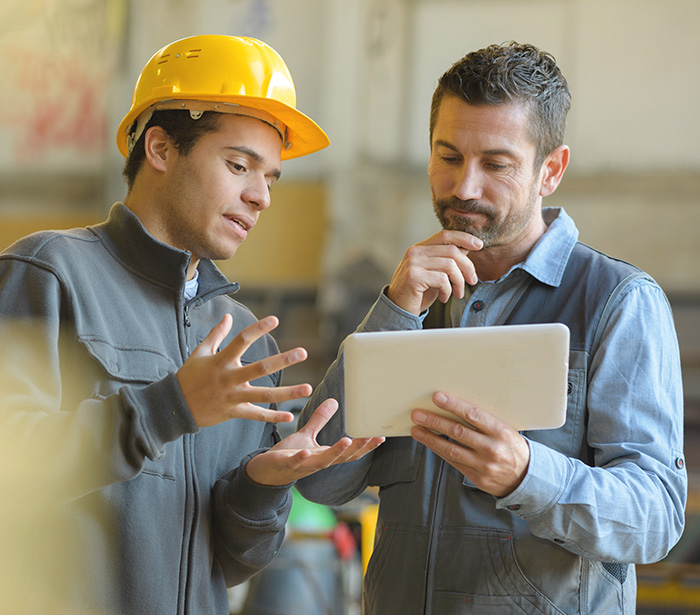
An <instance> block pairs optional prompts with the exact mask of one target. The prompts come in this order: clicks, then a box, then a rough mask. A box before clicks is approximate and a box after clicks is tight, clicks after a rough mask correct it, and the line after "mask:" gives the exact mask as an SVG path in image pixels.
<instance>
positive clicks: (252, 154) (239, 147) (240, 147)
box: [226, 145, 282, 179]
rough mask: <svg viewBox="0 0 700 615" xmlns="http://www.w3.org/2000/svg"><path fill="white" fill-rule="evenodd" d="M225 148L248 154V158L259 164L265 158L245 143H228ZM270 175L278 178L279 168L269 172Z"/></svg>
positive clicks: (280, 173) (279, 174)
mask: <svg viewBox="0 0 700 615" xmlns="http://www.w3.org/2000/svg"><path fill="white" fill-rule="evenodd" d="M226 149H229V150H234V151H236V152H240V153H241V154H245V155H246V156H248V158H250V159H251V160H254V161H255V162H258V163H260V164H263V163H264V162H265V159H264V158H263V157H262V156H261V155H260V154H259V153H258V152H256V151H255V150H254V149H251V148H249V147H247V146H245V145H229V146H227V147H226ZM270 175H272V177H274V178H275V179H279V178H280V177H281V175H282V171H281V169H275V170H273V171H272V172H271V173H270Z"/></svg>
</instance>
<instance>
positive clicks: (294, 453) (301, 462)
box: [246, 399, 384, 485]
mask: <svg viewBox="0 0 700 615" xmlns="http://www.w3.org/2000/svg"><path fill="white" fill-rule="evenodd" d="M337 409H338V402H337V401H335V400H334V399H327V400H326V401H324V402H323V403H322V404H321V405H320V406H319V407H318V408H316V411H315V412H314V413H313V414H312V415H311V418H310V419H309V421H308V422H307V423H306V425H304V427H302V428H301V429H300V430H299V431H297V432H296V433H293V434H291V435H289V436H287V437H286V438H284V440H281V441H280V442H278V443H277V444H275V446H273V447H272V448H271V449H270V450H269V451H266V452H264V453H260V454H259V455H256V456H255V457H253V458H252V459H251V460H250V461H249V462H248V465H247V466H246V474H248V476H249V477H250V478H251V479H252V480H254V481H255V482H256V483H260V484H261V485H287V484H289V483H292V482H294V481H295V480H298V479H300V478H304V476H308V475H309V474H313V473H314V472H317V471H318V470H322V469H324V468H327V467H329V466H332V465H335V464H338V463H345V462H348V461H355V460H357V459H360V458H361V457H363V456H364V455H366V454H367V453H369V452H370V451H373V450H374V449H375V448H377V447H378V446H379V445H380V444H381V443H382V442H384V438H355V439H351V438H341V439H340V440H338V441H337V442H336V443H335V444H334V445H333V446H321V445H319V444H318V443H317V442H316V436H317V435H318V432H319V431H321V429H322V428H323V426H324V425H325V424H326V423H327V422H328V421H329V420H330V418H331V417H332V416H333V414H335V412H336V410H337Z"/></svg>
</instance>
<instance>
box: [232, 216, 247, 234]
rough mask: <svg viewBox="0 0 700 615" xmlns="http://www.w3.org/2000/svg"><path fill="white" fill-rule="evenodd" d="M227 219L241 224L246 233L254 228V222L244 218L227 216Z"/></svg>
mask: <svg viewBox="0 0 700 615" xmlns="http://www.w3.org/2000/svg"><path fill="white" fill-rule="evenodd" d="M226 219H227V220H229V221H231V222H233V223H234V224H237V225H238V226H240V227H241V228H242V229H243V230H244V231H245V232H246V233H247V232H249V231H250V230H251V229H252V228H253V223H252V222H250V221H249V220H246V219H244V218H235V217H233V216H226Z"/></svg>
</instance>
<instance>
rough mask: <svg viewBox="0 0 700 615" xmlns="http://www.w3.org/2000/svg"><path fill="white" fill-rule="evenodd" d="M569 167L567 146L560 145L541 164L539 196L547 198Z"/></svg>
mask: <svg viewBox="0 0 700 615" xmlns="http://www.w3.org/2000/svg"><path fill="white" fill-rule="evenodd" d="M567 166H569V146H568V145H560V146H559V147H557V148H556V149H554V150H552V152H551V153H550V154H549V156H547V158H546V159H545V161H544V163H543V164H542V171H541V172H542V179H541V183H540V196H549V195H550V194H552V192H554V191H555V190H556V189H557V187H558V186H559V182H561V178H562V177H563V176H564V171H566V167H567Z"/></svg>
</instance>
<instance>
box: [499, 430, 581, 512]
mask: <svg viewBox="0 0 700 615" xmlns="http://www.w3.org/2000/svg"><path fill="white" fill-rule="evenodd" d="M527 443H528V446H529V447H530V463H529V465H528V468H527V473H526V474H525V478H524V479H523V481H522V482H521V483H520V485H518V487H517V488H516V489H515V491H513V492H512V493H511V494H510V495H507V496H506V497H503V498H498V499H497V500H496V508H499V509H506V510H510V511H511V512H516V513H517V514H518V516H519V517H523V518H527V517H533V516H536V515H538V514H541V513H542V512H544V511H545V510H547V509H549V508H551V507H552V506H554V505H555V504H556V503H557V502H558V501H559V499H560V497H561V495H562V493H563V492H564V489H565V488H566V484H567V481H568V478H567V477H568V460H567V458H566V457H565V456H564V455H562V454H561V453H558V452H556V451H554V450H552V449H551V448H549V447H548V446H545V445H544V444H541V443H539V442H534V441H532V440H527Z"/></svg>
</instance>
